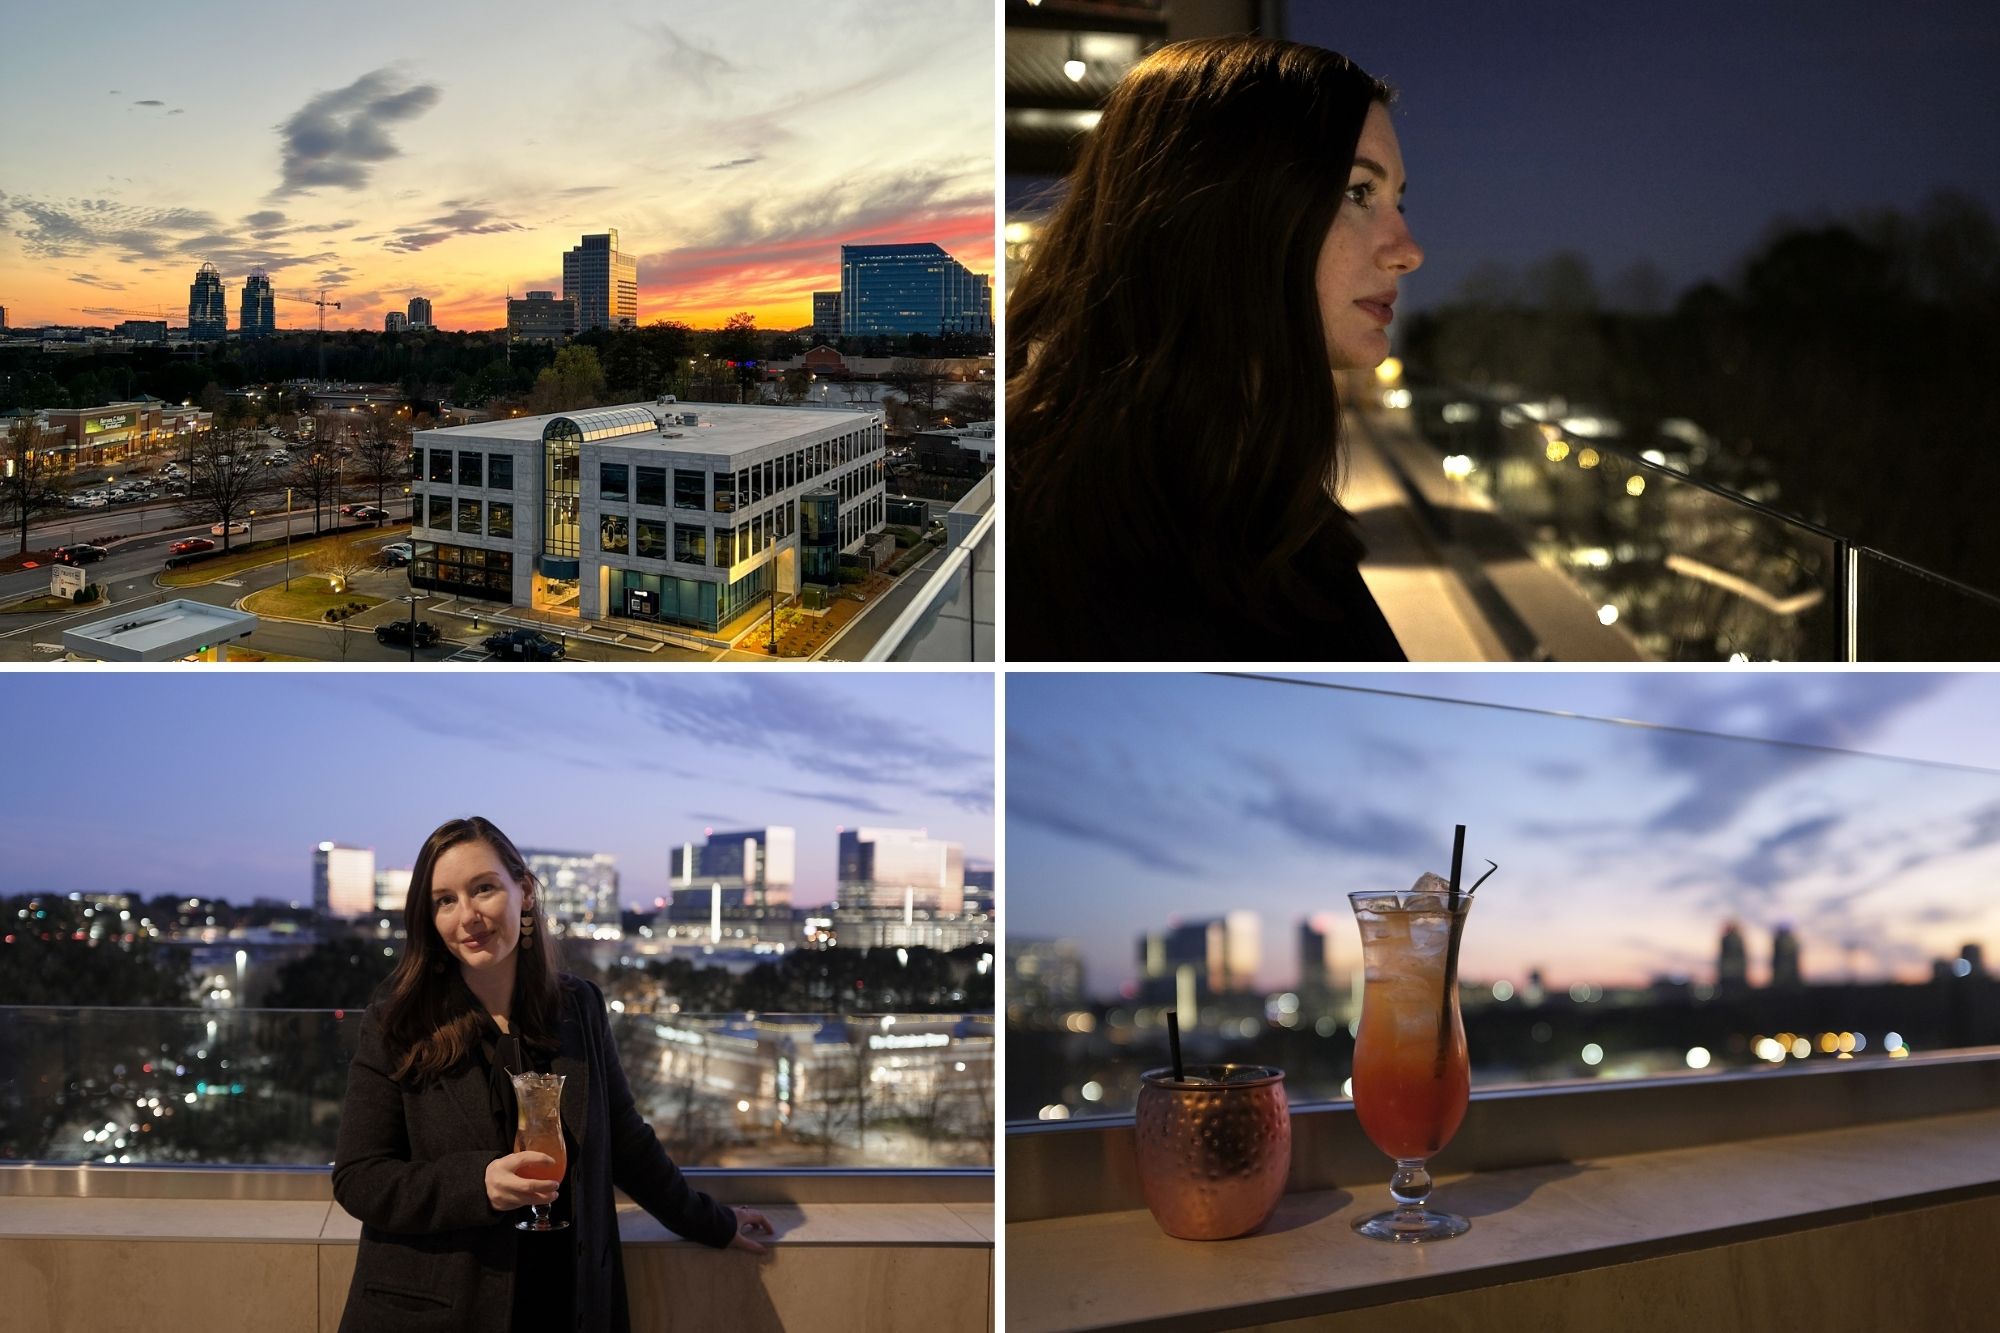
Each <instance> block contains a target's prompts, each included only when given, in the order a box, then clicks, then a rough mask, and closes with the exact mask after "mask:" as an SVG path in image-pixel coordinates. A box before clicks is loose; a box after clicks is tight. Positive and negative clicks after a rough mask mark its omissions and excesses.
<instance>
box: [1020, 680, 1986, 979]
mask: <svg viewBox="0 0 2000 1333" xmlns="http://www.w3.org/2000/svg"><path fill="white" fill-rule="evenodd" d="M1327 679H1332V680H1336V681H1344V682H1346V683H1348V684H1352V685H1362V686H1369V687H1373V689H1372V690H1371V691H1370V692H1353V691H1348V690H1328V689H1314V688H1305V687H1301V686H1297V685H1289V684H1271V683H1264V682H1254V681H1247V680H1239V679H1229V678H1220V677H1210V676H1190V675H1183V674H1178V673H1160V674H1147V675H1058V674H1024V673H1020V672H1016V673H1013V674H1011V675H1009V676H1008V678H1007V731H1008V741H1007V842H1006V849H1007V865H1006V869H1005V874H1004V876H1003V882H1002V889H1003V897H1002V912H1003V916H1004V920H1005V922H1006V931H1007V935H1008V937H1009V938H1010V939H1016V938H1020V937H1024V936H1029V937H1049V936H1056V937H1067V938H1071V939H1075V940H1077V941H1078V942H1079V943H1080V944H1081V946H1082V949H1083V955H1084V959H1085V962H1086V965H1087V968H1088V978H1087V980H1088V985H1089V989H1090V991H1091V993H1092V994H1094V995H1098V996H1103V997H1107V998H1109V997H1112V996H1115V995H1117V994H1118V993H1119V991H1120V987H1121V986H1122V985H1123V984H1125V983H1127V982H1129V981H1131V980H1132V979H1133V977H1134V975H1135V973H1136V970H1137V969H1136V966H1135V963H1134V959H1135V948H1136V942H1137V940H1138V937H1139V935H1140V934H1141V933H1142V932H1145V931H1157V930H1162V929H1164V928H1165V927H1166V926H1167V925H1168V924H1169V923H1170V922H1172V921H1173V920H1174V919H1176V918H1183V919H1187V920H1197V919H1203V918H1212V917H1216V916H1220V915H1222V914H1223V913H1225V912H1227V911H1231V910H1236V909H1247V910H1250V911H1254V912H1256V913H1258V914H1259V916H1260V918H1261V923H1262V941H1263V947H1262V967H1261V970H1260V973H1259V978H1260V980H1261V981H1262V982H1263V984H1264V985H1266V986H1269V987H1282V986H1289V985H1292V984H1294V983H1295V981H1296V978H1297V971H1298V967H1297V959H1298V949H1297V945H1296V943H1295V941H1296V939H1297V935H1296V931H1297V927H1298V923H1299V922H1300V921H1301V920H1302V919H1306V918H1309V917H1312V916H1315V915H1319V914H1322V913H1324V914H1326V915H1327V916H1328V918H1329V919H1330V929H1331V932H1332V938H1333V939H1334V941H1335V948H1336V951H1337V955H1338V961H1339V966H1340V968H1341V969H1342V971H1343V973H1344V972H1345V971H1346V970H1347V969H1349V968H1351V967H1353V966H1354V965H1355V964H1356V963H1357V962H1358V959H1359V954H1360V943H1359V935H1358V933H1357V930H1356V928H1355V926H1354V924H1353V914H1352V911H1351V910H1350V908H1349V907H1348V904H1347V899H1346V895H1347V894H1348V893H1349V892H1352V891H1357V890H1368V891H1376V892H1379V891H1382V890H1387V889H1398V888H1407V887H1408V886H1409V885H1410V884H1411V883H1412V882H1413V881H1414V880H1415V879H1416V878H1417V876H1418V875H1419V874H1420V873H1422V872H1424V871H1427V870H1428V871H1434V872H1436V873H1438V874H1446V873H1448V872H1449V870H1450V867H1451V836H1452V825H1453V824H1456V823H1463V824H1465V825H1466V826H1467V828H1468V832H1467V840H1466V865H1467V867H1468V869H1469V871H1470V872H1471V875H1473V876H1476V875H1477V874H1479V873H1482V872H1483V871H1484V870H1485V869H1486V861H1487V860H1489V859H1490V860H1493V861H1496V862H1498V863H1499V865H1500V870H1499V871H1498V873H1496V874H1495V875H1494V877H1493V878H1492V879H1491V880H1490V881H1488V882H1487V884H1486V886H1485V887H1484V888H1482V889H1481V890H1480V891H1479V895H1478V898H1477V900H1476V905H1475V910H1474V912H1473V914H1472V916H1471V918H1470V920H1469V923H1468V926H1467V930H1466V936H1465V954H1464V964H1463V967H1464V975H1465V976H1466V977H1468V978H1472V979H1483V980H1500V979H1506V980H1510V981H1512V982H1514V983H1515V984H1516V985H1520V984H1522V983H1523V982H1524V981H1525V980H1526V977H1527V973H1528V971H1529V969H1530V968H1541V969H1542V970H1543V972H1544V974H1545V978H1546V980H1547V982H1548V983H1549V984H1550V985H1551V986H1555V987H1567V986H1569V985H1571V984H1574V983H1577V982H1589V983H1593V984H1597V985H1606V986H1610V985H1620V984H1639V985H1643V984H1645V983H1646V982H1647V981H1648V980H1649V979H1651V978H1652V977H1654V976H1656V975H1679V976H1686V977H1689V978H1691V979H1692V980H1695V981H1711V982H1712V981H1713V980H1714V978H1715V959H1716V952H1717V942H1718V939H1719V937H1720V934H1721V930H1722V925H1723V923H1724V922H1725V921H1728V920H1732V919H1733V920H1736V921H1738V922H1740V923H1741V926H1742V929H1743V934H1744V938H1745V941H1746V943H1747V945H1748V947H1749V953H1750V962H1751V968H1750V975H1751V978H1752V980H1753V981H1754V982H1757V983H1758V984H1762V983H1763V981H1764V979H1765V978H1766V977H1767V976H1768V973H1769V963H1770V954H1771V935H1772V932H1773V930H1774V929H1775V928H1776V927H1777V926H1778V925H1780V924H1783V923H1789V924H1791V925H1792V926H1793V927H1794V928H1795V929H1796V931H1797V933H1798V937H1799V940H1800V944H1801V962H1802V967H1803V971H1804V974H1805V976H1806V977H1807V979H1808V980H1814V979H1840V978H1844V977H1847V976H1849V975H1852V976H1855V977H1859V978H1882V977H1893V978H1897V979H1900V980H1906V981H1908V980H1921V979H1924V978H1928V977H1929V975H1930V966H1931V960H1933V959H1935V958H1939V957H1956V956H1957V954H1958V952H1959V949H1960V947H1961V946H1962V945H1963V944H1965V943H1966V942H1968V941H1983V942H1984V944H1985V946H1986V948H1987V950H1988V956H1989V957H1990V956H1991V954H1992V952H1993V951H1994V950H1997V949H2000V896H1996V895H1995V894H1994V892H1993V891H1992V885H1993V883H1994V880H1995V876H1996V873H2000V771H1994V770H1993V769H1992V768H1991V767H1990V766H1991V764H1992V757H1993V755H1994V754H1995V753H1996V751H1995V746H1994V741H1995V724H1994V723H1993V721H1992V719H1994V718H2000V677H1996V676H1990V675H1949V674H1947V675H1933V674H1928V673H1926V674H1901V673H1896V674H1889V673H1883V674H1876V673H1859V674H1856V673H1851V672H1848V673H1838V674H1835V673H1809V672H1786V673H1783V674H1776V675H1757V676H1728V677H1721V676H1716V675H1714V674H1710V673H1704V674H1688V673H1671V674H1669V673H1643V674H1642V673H1636V672H1615V673H1600V674H1573V673H1567V672H1551V671H1548V670H1547V669H1545V668H1538V669H1537V670H1535V671H1534V672H1532V673H1498V672H1494V673H1481V674H1455V675H1454V674H1434V673H1407V674H1398V675H1395V676H1382V675H1377V676H1372V677H1369V676H1362V677H1354V676H1348V677H1332V678H1327ZM1381 690H1392V691H1411V692H1415V693H1418V694H1435V695H1442V696H1446V697H1449V698H1451V699H1454V700H1480V701H1486V702H1490V703H1505V704H1509V705H1513V706H1514V707H1515V708H1531V709H1543V710H1557V711H1560V712H1568V713H1575V714H1590V715H1596V716H1598V717H1607V718H1625V719H1634V720H1637V721H1640V722H1646V723H1652V724H1658V725H1655V726H1634V725H1619V724H1616V723H1612V722H1606V721H1598V720H1587V719H1585V718H1581V717H1564V716H1554V715H1551V714H1549V713H1546V712H1521V711H1513V710H1511V709H1496V708H1491V707H1479V706H1469V705H1468V704H1467V703H1463V702H1437V701H1429V700H1422V699H1409V698H1397V697H1390V696H1388V695H1385V694H1383V693H1380V692H1379V691H1381ZM1667 727H1672V728H1687V729H1690V730H1667V729H1665V728H1667ZM1698 731H1705V732H1720V733H1727V736H1718V735H1702V734H1694V733H1695V732H1698ZM1736 737H1744V738H1754V739H1734V738H1736ZM1771 741H1785V742H1792V743H1793V744H1784V745H1779V744H1771V743H1770V742H1771ZM1811 746H1818V747H1834V748H1832V749H1823V748H1806V747H1811ZM1884 756H1894V757H1884ZM1917 760H1922V761H1924V762H1915V761H1917ZM1949 764H1961V765H1963V764H1971V765H1976V766H1980V767H1981V769H1982V770H1983V771H1967V770H1966V769H1964V768H1954V767H1947V766H1945V765H1949Z"/></svg>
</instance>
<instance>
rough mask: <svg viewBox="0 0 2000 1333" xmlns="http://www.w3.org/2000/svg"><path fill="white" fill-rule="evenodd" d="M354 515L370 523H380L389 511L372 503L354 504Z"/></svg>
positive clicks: (387, 515)
mask: <svg viewBox="0 0 2000 1333" xmlns="http://www.w3.org/2000/svg"><path fill="white" fill-rule="evenodd" d="M354 517H356V518H359V519H365V520H366V521H368V522H370V523H380V522H381V521H382V520H383V519H385V518H387V517H389V511H388V510H386V509H379V508H377V507H376V506H374V505H356V506H354Z"/></svg>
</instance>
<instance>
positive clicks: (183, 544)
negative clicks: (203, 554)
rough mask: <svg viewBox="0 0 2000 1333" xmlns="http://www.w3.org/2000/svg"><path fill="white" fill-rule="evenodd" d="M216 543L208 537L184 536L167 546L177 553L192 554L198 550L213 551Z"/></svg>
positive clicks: (169, 549)
mask: <svg viewBox="0 0 2000 1333" xmlns="http://www.w3.org/2000/svg"><path fill="white" fill-rule="evenodd" d="M214 549H215V543H214V542H212V541H210V540H209V539H208V538H206V537H183V538H181V539H180V540H179V541H177V542H175V543H174V544H173V545H172V546H169V547H168V548H167V550H168V551H170V552H172V553H173V554H175V555H192V554H193V553H194V552H196V551H213V550H214Z"/></svg>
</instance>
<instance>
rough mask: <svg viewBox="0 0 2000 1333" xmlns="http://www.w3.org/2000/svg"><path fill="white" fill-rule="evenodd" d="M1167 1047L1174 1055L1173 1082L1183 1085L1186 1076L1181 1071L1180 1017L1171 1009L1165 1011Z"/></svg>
mask: <svg viewBox="0 0 2000 1333" xmlns="http://www.w3.org/2000/svg"><path fill="white" fill-rule="evenodd" d="M1167 1046H1168V1048H1169V1049H1171V1050H1172V1051H1173V1053H1174V1082H1176V1083H1185V1082H1186V1081H1187V1075H1186V1074H1185V1073H1184V1072H1182V1069H1181V1017H1180V1015H1179V1014H1178V1013H1177V1012H1175V1011H1174V1010H1172V1009H1169V1010H1167Z"/></svg>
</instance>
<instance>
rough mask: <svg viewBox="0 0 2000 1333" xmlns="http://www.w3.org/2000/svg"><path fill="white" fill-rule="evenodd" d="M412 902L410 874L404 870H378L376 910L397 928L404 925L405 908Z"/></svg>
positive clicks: (376, 877) (376, 876)
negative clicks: (402, 918)
mask: <svg viewBox="0 0 2000 1333" xmlns="http://www.w3.org/2000/svg"><path fill="white" fill-rule="evenodd" d="M409 900H410V872H409V871H408V870H407V869H403V870H378V871H376V872H375V910H376V911H377V912H380V913H381V914H382V915H383V916H386V917H388V918H389V919H390V921H391V923H392V924H394V925H397V926H400V925H402V924H403V923H402V920H401V917H402V915H403V908H404V907H405V906H406V905H407V904H408V902H409Z"/></svg>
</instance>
